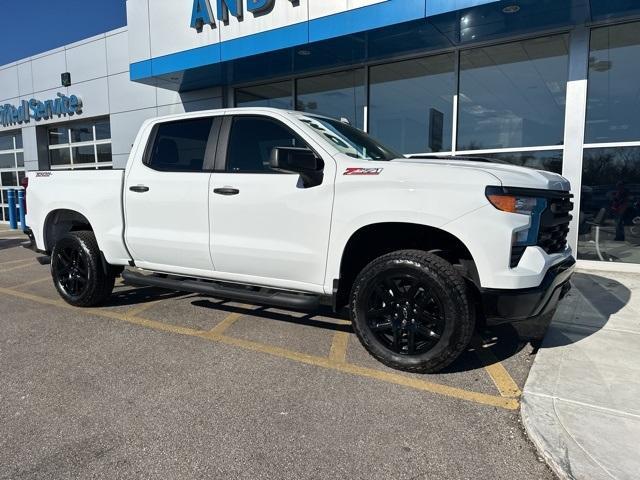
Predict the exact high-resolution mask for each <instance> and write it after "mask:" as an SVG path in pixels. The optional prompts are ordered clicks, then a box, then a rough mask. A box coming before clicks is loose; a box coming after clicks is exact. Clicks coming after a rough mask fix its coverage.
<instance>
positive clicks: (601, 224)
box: [578, 147, 640, 263]
mask: <svg viewBox="0 0 640 480" xmlns="http://www.w3.org/2000/svg"><path fill="white" fill-rule="evenodd" d="M578 235H579V240H578V258H580V259H583V260H600V261H610V262H625V263H640V248H638V247H639V246H640V147H627V148H586V149H585V150H584V159H583V166H582V193H581V202H580V226H579V230H578Z"/></svg>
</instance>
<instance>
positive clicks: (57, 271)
mask: <svg viewBox="0 0 640 480" xmlns="http://www.w3.org/2000/svg"><path fill="white" fill-rule="evenodd" d="M51 276H52V277H53V283H54V285H55V287H56V290H58V293H59V294H60V296H61V297H62V298H63V299H64V300H65V301H66V302H67V303H69V304H71V305H74V306H77V307H93V306H97V305H100V304H102V303H104V301H105V300H106V299H107V298H108V297H109V296H110V295H111V292H112V291H113V286H114V283H115V277H116V275H115V273H114V270H113V269H112V268H108V271H107V272H105V270H104V267H103V264H102V260H101V258H100V249H99V248H98V243H97V242H96V238H95V235H94V234H93V232H90V231H81V232H72V233H69V234H67V235H65V236H64V237H62V238H60V240H58V241H57V242H56V244H55V246H54V248H53V252H52V253H51Z"/></svg>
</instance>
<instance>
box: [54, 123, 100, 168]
mask: <svg viewBox="0 0 640 480" xmlns="http://www.w3.org/2000/svg"><path fill="white" fill-rule="evenodd" d="M48 134H49V162H50V165H51V168H52V169H54V170H55V169H66V168H71V169H73V168H99V167H100V168H101V167H107V168H111V165H110V164H111V161H112V158H111V125H110V124H109V120H108V119H98V120H94V121H91V122H78V123H72V124H70V125H68V126H67V125H65V126H55V127H49V129H48Z"/></svg>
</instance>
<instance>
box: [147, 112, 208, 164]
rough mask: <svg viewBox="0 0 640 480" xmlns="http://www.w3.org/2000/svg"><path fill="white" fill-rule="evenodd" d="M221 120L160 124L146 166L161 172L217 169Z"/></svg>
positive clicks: (180, 121) (203, 119)
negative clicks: (215, 161) (215, 160)
mask: <svg viewBox="0 0 640 480" xmlns="http://www.w3.org/2000/svg"><path fill="white" fill-rule="evenodd" d="M218 130H219V120H218V119H216V118H215V117H207V118H193V119H187V120H178V121H174V122H165V123H160V124H158V125H157V126H156V129H155V133H154V136H153V146H152V147H151V149H150V151H148V152H147V158H146V159H145V164H146V165H147V166H148V167H150V168H153V169H154V170H159V171H161V172H202V171H204V170H208V169H210V168H212V166H213V160H214V159H213V156H214V155H215V149H216V143H217V140H218Z"/></svg>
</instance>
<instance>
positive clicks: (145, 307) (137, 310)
mask: <svg viewBox="0 0 640 480" xmlns="http://www.w3.org/2000/svg"><path fill="white" fill-rule="evenodd" d="M163 300H164V298H161V299H158V300H151V301H149V302H146V303H143V304H142V305H138V306H137V307H134V308H130V309H129V310H127V311H126V312H125V315H126V316H127V317H135V316H137V315H139V314H141V313H142V312H145V311H147V310H149V309H150V308H151V307H153V306H155V305H157V304H159V303H160V302H162V301H163Z"/></svg>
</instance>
